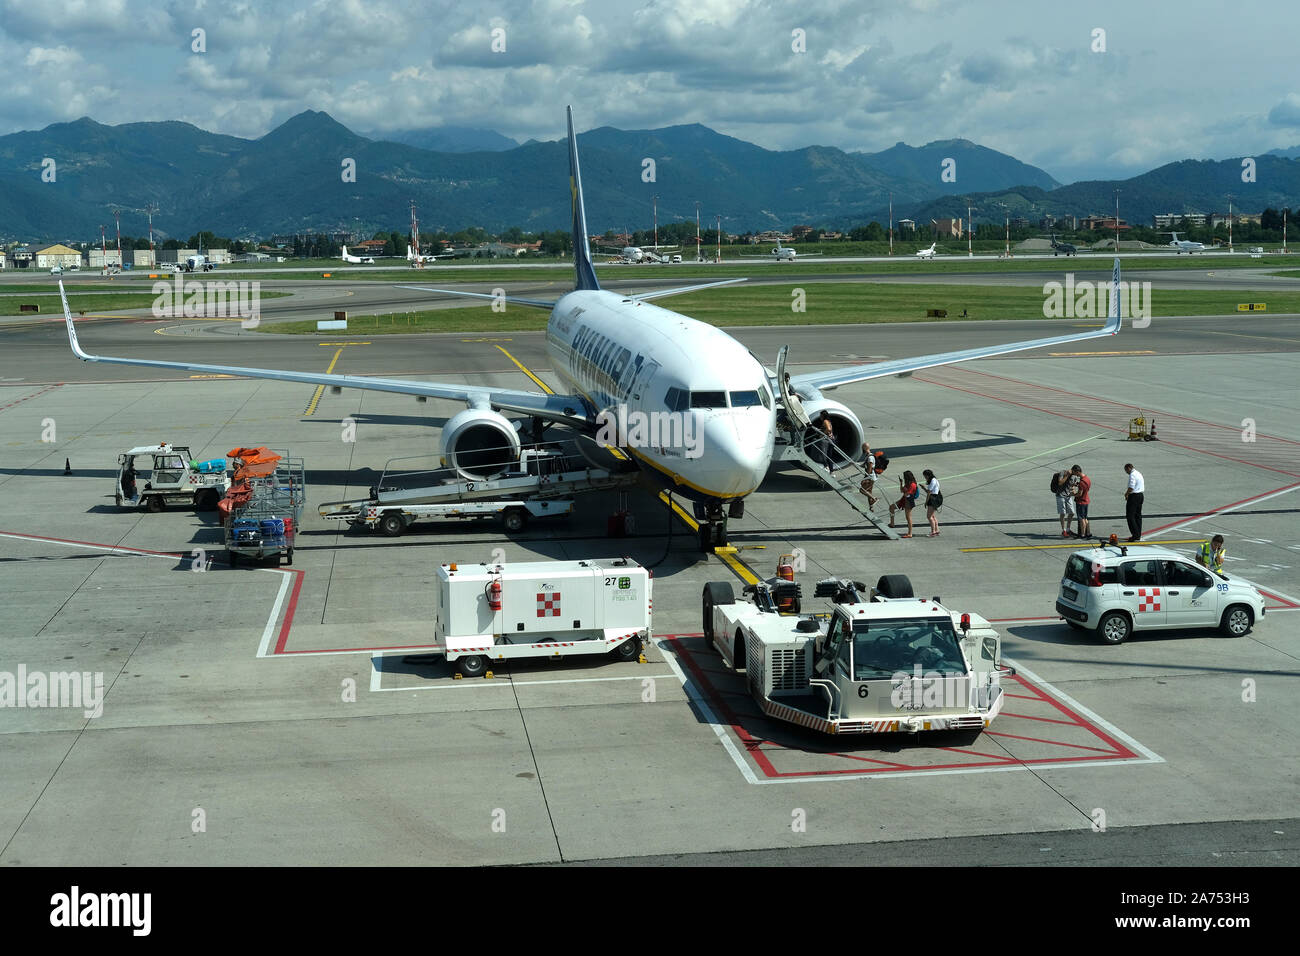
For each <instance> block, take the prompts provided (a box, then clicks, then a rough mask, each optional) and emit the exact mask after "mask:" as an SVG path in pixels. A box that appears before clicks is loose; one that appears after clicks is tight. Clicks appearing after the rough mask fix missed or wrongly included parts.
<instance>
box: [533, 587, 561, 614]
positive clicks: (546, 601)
mask: <svg viewBox="0 0 1300 956" xmlns="http://www.w3.org/2000/svg"><path fill="white" fill-rule="evenodd" d="M548 614H549V615H550V616H551V617H559V616H560V592H559V591H556V592H555V593H554V594H546V593H545V592H543V591H538V592H537V616H538V617H546V616H547V615H548Z"/></svg>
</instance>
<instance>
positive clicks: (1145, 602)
mask: <svg viewBox="0 0 1300 956" xmlns="http://www.w3.org/2000/svg"><path fill="white" fill-rule="evenodd" d="M1158 610H1160V589H1159V588H1138V613H1141V612H1142V611H1158Z"/></svg>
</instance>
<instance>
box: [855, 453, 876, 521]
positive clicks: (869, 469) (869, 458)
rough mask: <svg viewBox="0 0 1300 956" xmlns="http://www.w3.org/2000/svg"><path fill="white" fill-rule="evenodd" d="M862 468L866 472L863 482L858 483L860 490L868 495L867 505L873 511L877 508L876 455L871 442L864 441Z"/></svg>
mask: <svg viewBox="0 0 1300 956" xmlns="http://www.w3.org/2000/svg"><path fill="white" fill-rule="evenodd" d="M862 470H863V471H864V472H866V474H865V475H864V476H863V478H862V484H860V485H858V491H860V492H862V493H863V494H864V495H866V496H867V507H868V508H870V509H871V510H872V511H875V510H876V495H875V491H876V456H875V455H873V454H872V453H871V442H869V441H864V442H863V443H862Z"/></svg>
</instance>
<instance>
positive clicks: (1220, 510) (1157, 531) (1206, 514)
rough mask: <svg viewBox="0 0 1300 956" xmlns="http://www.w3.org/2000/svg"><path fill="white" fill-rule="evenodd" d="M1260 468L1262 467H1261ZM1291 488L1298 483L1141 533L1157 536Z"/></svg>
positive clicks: (1299, 485)
mask: <svg viewBox="0 0 1300 956" xmlns="http://www.w3.org/2000/svg"><path fill="white" fill-rule="evenodd" d="M1261 467H1262V466H1261ZM1292 488H1300V481H1295V482H1292V483H1291V484H1289V485H1282V486H1281V487H1280V488H1274V489H1273V490H1272V491H1262V492H1260V493H1259V494H1257V495H1251V496H1250V497H1249V498H1242V499H1241V500H1240V501H1232V502H1229V503H1228V504H1226V505H1219V506H1218V507H1217V508H1211V509H1210V510H1209V511H1203V512H1201V513H1200V514H1198V515H1192V516H1191V517H1190V518H1179V519H1178V520H1177V521H1171V522H1169V524H1164V525H1161V526H1160V527H1158V528H1152V529H1151V530H1150V531H1144V532H1142V533H1143V534H1144V535H1152V534H1158V533H1159V532H1161V531H1167V530H1168V529H1170V528H1174V527H1177V526H1178V525H1183V524H1187V522H1189V521H1196V520H1197V519H1199V518H1208V517H1210V516H1212V515H1217V514H1219V513H1220V512H1222V511H1226V510H1227V509H1228V508H1235V507H1237V505H1246V504H1250V503H1251V502H1252V501H1258V500H1259V499H1260V498H1267V497H1268V496H1269V495H1275V494H1277V493H1278V492H1280V491H1290V490H1291V489H1292Z"/></svg>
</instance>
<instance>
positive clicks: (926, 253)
mask: <svg viewBox="0 0 1300 956" xmlns="http://www.w3.org/2000/svg"><path fill="white" fill-rule="evenodd" d="M938 245H939V240H937V239H936V240H935V241H934V242H932V243H930V248H929V249H917V250H916V257H917V258H918V259H933V258H934V256H935V251H936V250H935V247H936V246H938Z"/></svg>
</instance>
